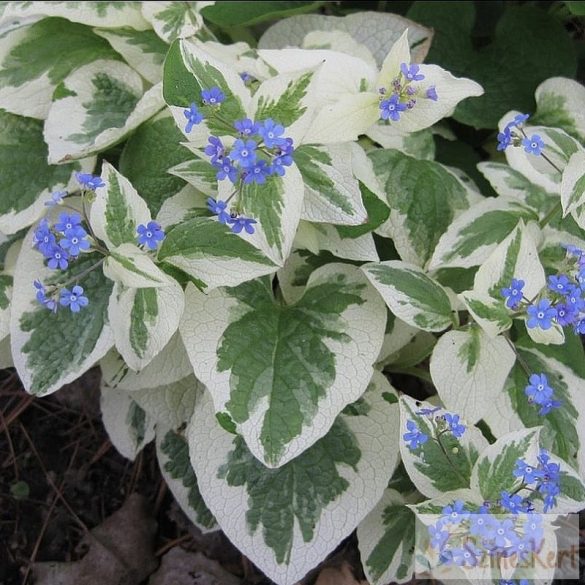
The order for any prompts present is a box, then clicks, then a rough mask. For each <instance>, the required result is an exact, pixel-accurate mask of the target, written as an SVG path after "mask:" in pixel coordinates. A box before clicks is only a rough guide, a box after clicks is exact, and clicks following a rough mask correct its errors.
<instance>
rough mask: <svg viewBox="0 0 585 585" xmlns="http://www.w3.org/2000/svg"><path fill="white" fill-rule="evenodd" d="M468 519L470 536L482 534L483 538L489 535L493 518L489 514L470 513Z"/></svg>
mask: <svg viewBox="0 0 585 585" xmlns="http://www.w3.org/2000/svg"><path fill="white" fill-rule="evenodd" d="M469 520H470V522H469V533H470V534H471V535H472V536H482V537H484V538H489V537H490V536H491V525H492V524H493V520H494V517H493V516H492V515H491V514H487V513H480V514H470V516H469Z"/></svg>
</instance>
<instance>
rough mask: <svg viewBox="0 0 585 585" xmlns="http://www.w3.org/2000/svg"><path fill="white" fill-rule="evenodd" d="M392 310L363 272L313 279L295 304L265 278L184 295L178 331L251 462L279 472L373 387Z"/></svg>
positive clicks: (318, 274) (340, 270)
mask: <svg viewBox="0 0 585 585" xmlns="http://www.w3.org/2000/svg"><path fill="white" fill-rule="evenodd" d="M385 315H386V310H385V308H384V305H383V303H382V301H381V299H380V298H379V297H378V296H377V294H376V293H375V291H374V290H373V289H372V288H371V287H370V286H369V285H368V284H367V281H366V280H365V278H364V277H363V275H362V274H361V273H360V271H359V270H358V269H357V268H354V267H352V266H348V265H345V264H329V265H327V266H325V267H323V268H320V269H318V270H316V271H315V272H313V274H312V275H311V278H310V279H309V282H308V284H307V288H306V290H305V293H304V295H303V296H302V297H301V298H300V300H298V301H297V302H296V303H295V304H293V305H283V304H281V303H280V302H278V301H276V300H275V299H274V297H273V294H272V288H271V285H270V281H269V280H268V279H262V280H256V281H252V282H249V283H245V284H243V285H240V286H239V287H236V288H230V289H219V290H215V291H212V292H211V293H210V294H208V295H205V294H203V293H200V292H199V291H197V290H196V289H195V287H193V286H189V287H188V288H187V291H186V307H185V317H184V319H183V322H182V324H181V327H180V331H181V335H182V337H183V340H184V342H185V347H186V348H187V352H188V353H189V357H190V359H191V363H192V365H193V369H194V371H195V374H196V376H197V377H198V378H199V379H200V380H201V381H202V382H203V383H204V384H205V385H206V386H208V387H209V390H210V392H211V393H212V396H213V398H214V403H215V408H216V410H217V411H218V412H227V413H228V414H229V415H230V416H231V418H232V419H233V420H234V421H235V422H236V423H237V425H238V431H239V432H240V433H241V434H242V435H243V436H244V438H245V440H246V443H247V445H248V447H249V448H250V450H251V451H252V453H254V455H255V456H256V457H258V458H259V459H260V460H261V461H264V462H266V465H268V466H270V467H278V466H279V465H283V464H284V463H286V462H287V461H290V460H291V459H292V458H294V457H296V456H297V455H298V454H299V453H302V452H303V451H304V450H305V449H307V448H308V447H309V446H310V445H311V444H313V443H314V442H315V441H316V440H318V439H319V438H320V437H322V436H323V435H324V434H325V433H326V432H327V430H328V429H329V428H330V426H331V424H332V423H333V420H334V419H335V417H336V416H337V415H338V414H339V412H340V411H341V410H342V409H343V408H344V407H345V406H346V405H347V404H348V403H350V402H352V401H354V400H356V399H357V398H358V397H359V396H360V395H361V394H362V393H363V391H364V389H365V388H366V387H367V384H368V382H369V380H370V378H371V375H372V370H373V368H372V364H373V363H374V361H375V359H376V356H377V355H378V352H379V350H380V346H381V344H382V339H383V334H384V323H385Z"/></svg>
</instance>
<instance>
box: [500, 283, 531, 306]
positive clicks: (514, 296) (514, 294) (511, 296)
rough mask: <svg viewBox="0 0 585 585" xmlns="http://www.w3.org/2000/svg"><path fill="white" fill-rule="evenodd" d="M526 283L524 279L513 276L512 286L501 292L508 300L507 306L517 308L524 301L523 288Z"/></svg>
mask: <svg viewBox="0 0 585 585" xmlns="http://www.w3.org/2000/svg"><path fill="white" fill-rule="evenodd" d="M524 284H525V283H524V281H523V280H517V279H515V278H513V279H512V283H511V284H510V286H509V287H507V288H503V289H502V290H501V291H500V294H501V295H502V296H503V297H504V299H505V300H506V307H508V308H510V309H516V308H517V307H518V305H519V304H520V303H521V302H522V289H523V288H524Z"/></svg>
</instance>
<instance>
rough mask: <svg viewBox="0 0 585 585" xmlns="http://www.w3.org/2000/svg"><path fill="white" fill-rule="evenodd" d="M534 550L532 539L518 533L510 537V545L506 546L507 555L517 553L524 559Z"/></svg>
mask: <svg viewBox="0 0 585 585" xmlns="http://www.w3.org/2000/svg"><path fill="white" fill-rule="evenodd" d="M530 552H532V546H531V544H530V541H527V540H525V539H524V538H521V537H519V536H518V535H517V534H514V536H513V537H512V538H511V539H510V546H508V547H507V548H506V556H507V557H511V556H513V555H517V556H518V559H519V560H521V561H523V560H525V559H526V557H527V556H528V555H529V554H530Z"/></svg>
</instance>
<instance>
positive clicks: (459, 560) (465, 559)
mask: <svg viewBox="0 0 585 585" xmlns="http://www.w3.org/2000/svg"><path fill="white" fill-rule="evenodd" d="M482 556H483V552H482V551H481V550H480V549H479V548H477V547H476V546H475V545H474V544H473V543H472V542H471V541H469V542H466V543H465V544H464V545H463V546H462V547H461V548H455V549H453V562H454V563H455V564H456V565H457V566H459V567H475V566H476V565H477V563H478V562H479V560H480V559H481V557H482Z"/></svg>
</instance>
